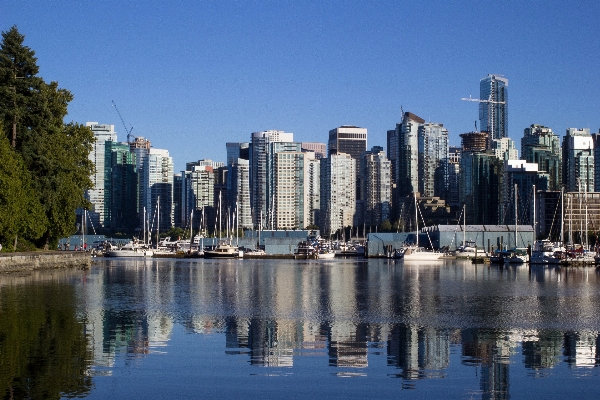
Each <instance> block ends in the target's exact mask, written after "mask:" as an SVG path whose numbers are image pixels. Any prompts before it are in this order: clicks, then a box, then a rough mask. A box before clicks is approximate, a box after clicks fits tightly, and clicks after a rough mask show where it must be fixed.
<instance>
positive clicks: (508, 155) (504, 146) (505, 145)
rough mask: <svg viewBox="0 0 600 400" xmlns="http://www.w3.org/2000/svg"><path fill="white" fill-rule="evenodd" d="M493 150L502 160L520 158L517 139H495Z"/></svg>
mask: <svg viewBox="0 0 600 400" xmlns="http://www.w3.org/2000/svg"><path fill="white" fill-rule="evenodd" d="M491 144H492V146H491V149H492V152H493V153H494V154H495V155H496V157H498V158H499V159H501V160H504V161H507V160H518V159H519V151H518V150H517V148H516V147H515V141H514V140H512V139H511V138H507V137H505V138H502V139H493V140H492V143H491Z"/></svg>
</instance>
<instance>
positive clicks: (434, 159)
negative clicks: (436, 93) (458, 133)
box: [418, 122, 448, 199]
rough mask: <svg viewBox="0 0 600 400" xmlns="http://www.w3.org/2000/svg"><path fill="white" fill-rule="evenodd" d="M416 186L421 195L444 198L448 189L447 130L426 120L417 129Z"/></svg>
mask: <svg viewBox="0 0 600 400" xmlns="http://www.w3.org/2000/svg"><path fill="white" fill-rule="evenodd" d="M418 145H419V153H418V173H419V176H418V182H419V183H418V188H419V192H420V193H421V196H423V197H434V196H437V197H441V198H443V199H445V198H446V191H447V190H448V130H447V129H446V128H444V125H442V124H435V123H431V122H427V123H424V124H422V125H421V126H419V130H418Z"/></svg>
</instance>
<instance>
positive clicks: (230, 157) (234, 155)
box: [225, 142, 250, 165]
mask: <svg viewBox="0 0 600 400" xmlns="http://www.w3.org/2000/svg"><path fill="white" fill-rule="evenodd" d="M225 147H226V148H227V165H233V164H234V163H235V162H237V159H238V158H241V159H243V160H249V159H250V143H248V142H241V143H235V142H228V143H225Z"/></svg>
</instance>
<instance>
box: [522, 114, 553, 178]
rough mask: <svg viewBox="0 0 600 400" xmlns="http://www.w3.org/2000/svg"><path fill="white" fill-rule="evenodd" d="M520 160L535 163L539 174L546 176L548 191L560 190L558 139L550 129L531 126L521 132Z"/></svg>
mask: <svg viewBox="0 0 600 400" xmlns="http://www.w3.org/2000/svg"><path fill="white" fill-rule="evenodd" d="M521 159H523V160H525V161H527V162H529V163H536V164H537V165H538V170H539V171H540V172H545V173H547V174H548V177H549V181H548V190H560V189H561V187H562V186H561V185H562V153H561V149H560V139H559V137H558V135H556V134H555V133H554V132H552V129H550V128H547V127H545V126H542V125H536V124H532V125H531V126H529V127H528V128H525V129H524V131H523V137H522V138H521Z"/></svg>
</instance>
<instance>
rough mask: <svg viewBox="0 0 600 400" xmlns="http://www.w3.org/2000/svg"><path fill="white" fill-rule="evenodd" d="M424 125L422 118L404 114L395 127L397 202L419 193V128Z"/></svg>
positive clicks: (409, 113)
mask: <svg viewBox="0 0 600 400" xmlns="http://www.w3.org/2000/svg"><path fill="white" fill-rule="evenodd" d="M424 123H425V120H424V119H423V118H420V117H418V116H416V115H415V114H413V113H411V112H405V113H404V116H403V117H402V123H401V124H400V125H397V126H396V134H397V135H398V159H397V171H398V172H397V173H398V175H397V177H396V184H397V186H398V199H397V200H399V201H401V199H402V198H403V197H407V196H409V195H411V194H412V193H416V192H418V191H419V127H420V126H421V125H423V124H424ZM396 205H397V206H398V204H396Z"/></svg>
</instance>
